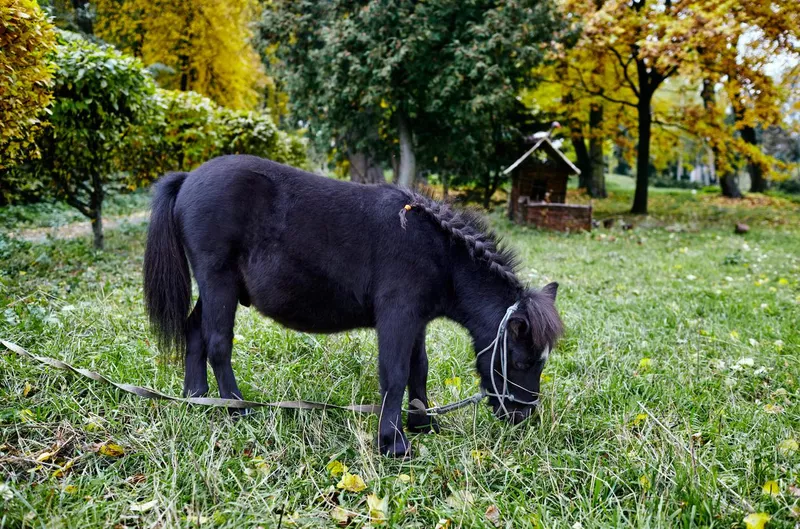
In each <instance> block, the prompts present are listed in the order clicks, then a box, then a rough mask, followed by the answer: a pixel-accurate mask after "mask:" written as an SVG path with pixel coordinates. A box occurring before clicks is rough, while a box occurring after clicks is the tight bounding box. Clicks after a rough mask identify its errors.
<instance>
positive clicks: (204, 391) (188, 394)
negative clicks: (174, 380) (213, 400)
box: [183, 384, 208, 398]
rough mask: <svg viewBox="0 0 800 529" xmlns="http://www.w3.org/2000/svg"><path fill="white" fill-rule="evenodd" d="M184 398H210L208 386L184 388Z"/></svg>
mask: <svg viewBox="0 0 800 529" xmlns="http://www.w3.org/2000/svg"><path fill="white" fill-rule="evenodd" d="M183 396H184V397H185V398H194V397H198V398H203V397H208V384H206V385H205V386H198V387H196V388H184V389H183Z"/></svg>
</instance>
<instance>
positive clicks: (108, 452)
mask: <svg viewBox="0 0 800 529" xmlns="http://www.w3.org/2000/svg"><path fill="white" fill-rule="evenodd" d="M98 452H100V453H101V454H103V455H104V456H109V457H120V456H121V455H123V454H124V453H125V449H124V448H122V447H121V446H120V445H118V444H114V443H105V444H104V445H101V446H100V448H99V449H98Z"/></svg>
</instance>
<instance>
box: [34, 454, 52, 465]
mask: <svg viewBox="0 0 800 529" xmlns="http://www.w3.org/2000/svg"><path fill="white" fill-rule="evenodd" d="M52 456H53V452H42V453H41V454H39V456H38V457H37V458H36V461H38V462H39V463H43V462H45V461H47V460H48V459H50V458H51V457H52Z"/></svg>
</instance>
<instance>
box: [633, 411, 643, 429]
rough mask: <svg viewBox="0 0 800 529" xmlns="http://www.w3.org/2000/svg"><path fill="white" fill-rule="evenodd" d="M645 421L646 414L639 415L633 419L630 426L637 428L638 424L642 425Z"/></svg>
mask: <svg viewBox="0 0 800 529" xmlns="http://www.w3.org/2000/svg"><path fill="white" fill-rule="evenodd" d="M646 420H647V414H646V413H640V414H639V415H637V416H636V417H635V418H634V419H633V421H632V422H631V425H633V426H639V425H640V424H642V423H644V422H645V421H646Z"/></svg>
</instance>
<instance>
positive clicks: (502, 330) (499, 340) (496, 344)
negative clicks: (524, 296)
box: [475, 301, 539, 415]
mask: <svg viewBox="0 0 800 529" xmlns="http://www.w3.org/2000/svg"><path fill="white" fill-rule="evenodd" d="M518 308H519V301H517V302H516V303H514V304H513V305H511V306H510V307H508V309H506V314H505V316H503V319H502V320H500V325H498V327H497V334H496V335H495V337H494V340H492V341H491V343H489V345H487V346H486V347H485V348H484V349H482V350H481V351H479V352H478V353H477V354H476V355H475V357H476V358H480V357H481V355H482V354H484V353H486V352H488V351H489V350H490V349H491V351H492V358H491V370H490V372H489V374H490V376H491V379H492V389H493V390H494V393H492V392H490V391H486V390H484V395H486V396H487V397H495V398H497V400H498V401H499V402H500V409H502V410H503V413H504V414H505V415H509V413H508V409H507V408H506V405H505V403H506V401H508V402H515V403H517V404H521V405H523V406H537V405H538V404H539V399H538V398H537V399H536V400H530V401H528V400H519V399H517V398H516V397H514V395H513V394H512V393H511V392H510V391H509V390H508V385H509V383H510V384H511V385H514V386H518V385H517V384H514V383H513V382H510V381H509V380H508V320H509V319H510V318H511V315H512V314H514V312H516V310H517V309H518ZM498 350H500V376H501V377H502V379H503V385H502V389H503V391H502V392H500V391H499V390H498V387H497V381H496V380H495V376H494V374H495V367H494V366H495V360H496V358H497V353H498ZM518 387H520V388H521V389H525V388H522V387H521V386H518ZM526 391H527V390H526Z"/></svg>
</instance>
